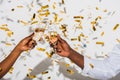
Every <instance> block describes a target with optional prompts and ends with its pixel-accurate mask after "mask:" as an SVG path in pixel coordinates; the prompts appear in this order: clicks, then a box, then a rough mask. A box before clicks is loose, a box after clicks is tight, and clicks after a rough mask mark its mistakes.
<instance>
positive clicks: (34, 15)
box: [31, 13, 36, 21]
mask: <svg viewBox="0 0 120 80" xmlns="http://www.w3.org/2000/svg"><path fill="white" fill-rule="evenodd" d="M35 17H36V14H35V13H34V14H33V17H32V19H31V20H32V21H33V20H34V19H35Z"/></svg>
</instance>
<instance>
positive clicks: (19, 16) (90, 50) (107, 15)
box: [0, 0, 120, 80]
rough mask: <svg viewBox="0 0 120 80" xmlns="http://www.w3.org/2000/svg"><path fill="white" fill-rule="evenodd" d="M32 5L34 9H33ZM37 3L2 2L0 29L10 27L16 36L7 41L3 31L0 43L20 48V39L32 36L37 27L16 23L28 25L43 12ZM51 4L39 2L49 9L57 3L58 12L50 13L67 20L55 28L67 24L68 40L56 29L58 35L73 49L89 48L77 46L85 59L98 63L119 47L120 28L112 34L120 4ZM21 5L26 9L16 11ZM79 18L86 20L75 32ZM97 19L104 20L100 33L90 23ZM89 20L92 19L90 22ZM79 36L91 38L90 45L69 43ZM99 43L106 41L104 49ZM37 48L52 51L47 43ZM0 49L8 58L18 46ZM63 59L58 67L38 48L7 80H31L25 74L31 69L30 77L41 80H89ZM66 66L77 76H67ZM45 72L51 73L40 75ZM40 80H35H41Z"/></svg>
mask: <svg viewBox="0 0 120 80" xmlns="http://www.w3.org/2000/svg"><path fill="white" fill-rule="evenodd" d="M32 1H33V5H34V7H32V6H31V5H30V4H31V2H32ZM36 1H37V0H0V2H1V3H0V26H1V25H2V24H7V25H8V26H7V27H8V28H9V29H10V30H11V31H13V32H14V35H12V36H11V37H8V36H7V34H6V32H5V31H3V30H0V41H7V42H9V43H15V44H17V43H18V42H19V41H20V40H21V39H23V38H24V37H26V36H27V35H29V34H30V33H31V32H29V29H30V27H34V26H35V25H29V24H28V25H26V26H24V25H23V24H21V23H18V22H17V21H18V20H23V21H26V22H28V21H30V20H31V18H32V16H33V13H37V10H38V9H40V6H38V5H37V4H36ZM50 1H51V2H48V0H39V2H40V3H42V4H43V5H46V4H48V5H49V6H51V5H52V4H53V2H56V3H57V9H55V10H54V9H52V7H50V8H49V10H50V12H51V13H52V12H56V13H57V14H59V17H62V18H64V20H63V21H62V22H60V23H59V24H58V25H56V27H58V26H59V25H61V24H67V25H68V27H67V30H68V31H67V36H68V38H66V37H64V36H63V34H62V33H61V30H59V28H57V29H56V31H57V32H58V33H59V34H60V35H61V36H62V37H63V38H64V39H65V40H67V41H68V43H69V44H70V45H71V47H72V48H75V47H76V46H77V44H80V45H81V46H82V44H86V45H87V47H86V48H84V47H80V46H78V48H79V49H78V52H81V50H84V52H83V54H84V55H88V56H90V57H92V58H95V59H96V58H97V57H96V55H97V56H104V55H105V54H107V53H108V52H110V51H111V49H112V48H113V46H114V45H115V44H117V43H118V42H117V41H116V39H120V35H119V34H120V27H118V29H117V30H115V31H113V27H114V26H115V25H116V24H119V23H120V22H119V21H120V18H119V17H120V9H119V7H120V5H119V3H120V1H119V0H109V1H108V0H101V2H99V1H100V0H65V5H62V6H61V7H60V6H59V4H58V3H59V2H61V0H50ZM21 5H22V6H23V8H17V7H16V6H21ZM28 7H29V8H31V11H29V8H28ZM64 7H65V8H66V12H67V13H66V14H61V13H60V12H59V11H60V10H63V8H64ZM96 7H98V8H99V10H96ZM12 8H14V9H15V10H14V11H11V9H12ZM105 9H106V10H107V12H104V10H105ZM76 15H81V16H84V19H83V20H82V26H83V29H82V30H80V29H77V30H76V31H75V26H74V25H77V23H76V22H74V19H73V16H76ZM97 16H101V17H102V19H101V20H99V21H98V23H99V26H97V28H96V29H97V30H96V31H93V30H92V28H91V24H90V23H91V21H93V20H95V18H96V17H97ZM89 17H91V18H90V19H88V18H89ZM6 18H10V19H12V20H13V21H8V20H6ZM37 20H38V19H37ZM48 20H53V14H50V15H49V16H48ZM100 27H101V28H100ZM102 31H104V33H105V34H104V36H100V34H101V32H102ZM80 33H83V34H84V35H85V36H88V38H86V41H89V43H86V41H85V40H84V38H83V39H82V42H79V41H71V40H70V39H71V38H73V37H77V36H78V35H79V34H80ZM95 37H97V39H95V40H93V38H95ZM11 39H15V41H11ZM96 41H104V43H105V45H104V46H103V47H102V46H100V45H96ZM75 45H76V46H75ZM37 46H40V47H43V48H46V50H47V51H49V44H48V43H45V44H44V45H43V44H38V45H37ZM0 47H1V48H2V49H3V52H4V53H5V54H6V55H9V53H10V51H11V50H12V49H13V48H14V47H15V45H12V46H6V45H5V44H3V43H0ZM60 59H61V60H59V62H60V63H59V64H58V63H56V62H54V61H52V60H54V58H53V59H50V58H48V57H47V55H46V54H45V52H40V51H38V50H37V49H36V48H35V49H33V50H32V51H31V52H30V54H26V52H24V53H22V55H21V56H20V57H19V59H18V60H17V61H16V63H15V64H14V70H13V73H12V74H10V73H8V74H7V75H5V77H4V79H5V80H27V79H28V78H27V77H26V74H27V73H28V69H29V68H31V69H33V71H32V73H31V74H32V75H36V76H40V78H41V80H47V78H48V77H49V76H51V80H79V79H80V80H89V79H88V78H86V77H83V76H81V73H80V72H81V70H80V68H78V67H77V66H76V65H74V64H73V63H71V62H70V61H69V60H68V59H66V58H64V59H63V58H60ZM65 63H69V64H70V65H71V67H70V69H72V70H74V72H75V74H73V75H70V74H69V73H68V72H66V70H67V67H65ZM76 67H77V68H76ZM46 70H47V71H49V73H48V74H45V75H41V74H40V73H41V72H43V71H46ZM37 78H38V77H37ZM37 78H35V80H38V79H37ZM117 78H119V77H117ZM28 80H29V79H28Z"/></svg>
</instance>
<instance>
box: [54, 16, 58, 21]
mask: <svg viewBox="0 0 120 80" xmlns="http://www.w3.org/2000/svg"><path fill="white" fill-rule="evenodd" d="M57 21H58V14H54V22H57Z"/></svg>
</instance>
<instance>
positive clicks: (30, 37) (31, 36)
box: [25, 33, 34, 41]
mask: <svg viewBox="0 0 120 80" xmlns="http://www.w3.org/2000/svg"><path fill="white" fill-rule="evenodd" d="M33 36H34V33H32V34H31V35H29V36H28V37H26V38H25V40H27V41H29V40H31V39H32V38H33Z"/></svg>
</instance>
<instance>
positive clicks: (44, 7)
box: [41, 5, 49, 10]
mask: <svg viewBox="0 0 120 80" xmlns="http://www.w3.org/2000/svg"><path fill="white" fill-rule="evenodd" d="M46 8H49V5H45V6H42V7H41V9H42V10H43V9H46Z"/></svg>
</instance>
